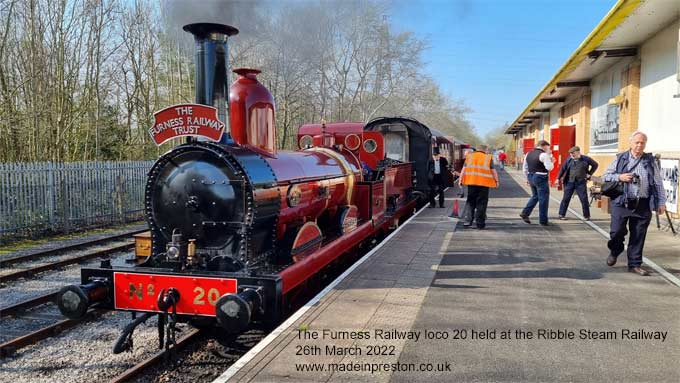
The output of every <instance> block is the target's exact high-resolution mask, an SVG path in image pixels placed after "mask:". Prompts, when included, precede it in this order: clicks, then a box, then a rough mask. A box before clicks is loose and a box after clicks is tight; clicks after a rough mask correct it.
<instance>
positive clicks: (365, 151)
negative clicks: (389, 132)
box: [359, 132, 385, 169]
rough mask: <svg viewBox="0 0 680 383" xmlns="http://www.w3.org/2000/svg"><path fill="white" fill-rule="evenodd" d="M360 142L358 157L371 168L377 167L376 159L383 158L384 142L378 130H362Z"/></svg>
mask: <svg viewBox="0 0 680 383" xmlns="http://www.w3.org/2000/svg"><path fill="white" fill-rule="evenodd" d="M361 136H362V137H361V139H362V141H363V142H362V143H361V148H360V149H359V159H360V160H361V161H362V162H365V163H366V164H368V166H370V168H371V169H376V168H377V167H378V161H380V160H382V159H383V158H385V143H384V139H383V135H382V133H380V132H363V133H362V135H361Z"/></svg>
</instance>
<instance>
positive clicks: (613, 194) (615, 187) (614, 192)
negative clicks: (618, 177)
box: [600, 156, 642, 199]
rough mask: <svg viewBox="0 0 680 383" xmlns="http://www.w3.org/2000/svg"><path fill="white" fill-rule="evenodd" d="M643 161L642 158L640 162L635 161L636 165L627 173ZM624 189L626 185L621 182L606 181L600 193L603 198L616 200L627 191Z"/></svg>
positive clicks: (629, 170)
mask: <svg viewBox="0 0 680 383" xmlns="http://www.w3.org/2000/svg"><path fill="white" fill-rule="evenodd" d="M641 160H642V156H640V158H638V160H637V161H635V163H634V164H633V167H632V168H631V169H628V170H627V171H625V173H629V172H632V171H633V170H635V168H636V167H637V166H638V164H639V163H640V161H641ZM624 188H625V186H624V183H623V182H621V181H605V182H603V183H602V186H601V187H600V193H602V195H603V196H606V197H609V198H611V199H616V198H618V197H619V196H621V195H622V194H623V193H624V191H625V189H624Z"/></svg>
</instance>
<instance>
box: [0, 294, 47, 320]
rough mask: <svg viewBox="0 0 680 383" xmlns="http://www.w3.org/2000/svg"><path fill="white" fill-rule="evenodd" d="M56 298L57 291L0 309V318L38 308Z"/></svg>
mask: <svg viewBox="0 0 680 383" xmlns="http://www.w3.org/2000/svg"><path fill="white" fill-rule="evenodd" d="M56 296H57V291H53V292H51V293H47V294H43V295H40V296H37V297H35V298H30V299H26V300H23V301H21V302H19V303H15V304H13V305H9V306H5V307H0V318H4V317H8V316H11V315H17V314H18V313H21V312H23V311H25V310H28V309H32V308H34V307H38V306H40V305H43V304H45V303H50V302H52V300H53V299H54V297H56Z"/></svg>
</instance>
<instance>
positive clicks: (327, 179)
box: [57, 23, 432, 353]
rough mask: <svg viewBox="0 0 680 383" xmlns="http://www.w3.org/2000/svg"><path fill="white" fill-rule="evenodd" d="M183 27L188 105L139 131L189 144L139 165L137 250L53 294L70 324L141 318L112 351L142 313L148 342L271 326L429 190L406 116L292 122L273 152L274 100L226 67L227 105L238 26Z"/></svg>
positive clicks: (426, 150) (419, 139)
mask: <svg viewBox="0 0 680 383" xmlns="http://www.w3.org/2000/svg"><path fill="white" fill-rule="evenodd" d="M184 29H185V30H186V31H188V32H190V33H192V34H193V35H194V37H195V41H196V47H197V49H196V61H197V65H196V84H197V85H196V98H197V103H196V104H194V105H179V106H174V107H170V108H167V109H165V110H163V111H161V112H159V113H157V116H156V124H154V126H153V127H152V128H151V129H150V134H151V135H152V137H153V138H154V140H156V141H157V142H158V143H160V142H164V141H166V140H168V139H171V138H174V137H178V136H187V137H188V138H187V142H186V143H185V144H182V145H179V146H177V147H175V148H173V149H172V150H170V151H169V152H167V153H165V154H164V155H162V156H161V157H160V158H159V159H158V160H157V162H156V163H155V164H154V166H153V167H152V169H151V170H150V171H149V175H148V182H147V185H146V193H145V209H146V217H147V221H148V224H149V229H150V233H151V251H150V255H149V256H148V257H145V258H136V259H135V260H134V261H129V260H128V261H121V262H118V263H114V264H112V262H110V261H104V262H102V264H101V265H100V267H97V268H83V269H82V271H81V284H80V285H72V286H67V287H64V288H63V289H62V290H61V291H60V293H59V294H58V297H57V304H58V306H59V309H60V310H61V312H62V313H63V314H64V315H66V316H67V317H70V318H80V317H82V316H84V315H85V314H86V312H87V311H88V309H89V308H90V307H92V306H93V305H94V306H96V307H99V308H105V309H112V310H124V311H131V312H133V313H140V314H141V315H140V316H138V317H135V319H134V321H133V322H132V323H131V324H130V325H128V326H127V327H126V329H125V330H124V332H123V334H122V335H121V338H120V339H119V340H118V342H117V343H116V345H115V347H114V352H116V353H117V352H121V351H123V350H126V349H129V348H130V347H131V344H132V342H131V336H132V332H133V331H134V328H135V327H136V326H137V325H138V324H140V323H142V322H143V321H145V320H146V319H148V318H149V317H151V316H154V315H158V317H159V320H158V326H159V334H160V335H159V336H160V344H161V347H162V346H163V338H164V334H168V335H169V334H170V333H171V332H173V331H174V328H175V327H174V323H175V322H179V321H190V322H192V323H194V324H200V325H212V324H215V323H216V324H217V325H219V326H220V327H221V328H222V329H224V331H225V332H228V333H239V332H242V331H243V330H244V329H245V328H246V327H247V326H248V325H249V324H250V323H251V322H252V321H254V320H258V321H270V322H275V321H278V320H279V319H280V318H281V316H282V315H283V313H285V312H286V310H287V309H288V307H289V305H290V302H291V301H292V299H293V298H294V297H295V296H296V295H297V294H298V293H300V292H301V291H304V290H305V289H306V288H307V285H308V284H309V282H310V280H312V279H313V278H315V277H317V276H318V274H319V273H320V272H322V271H323V270H324V269H325V268H327V267H329V265H331V264H333V263H334V262H336V261H337V260H338V259H339V258H340V257H342V256H343V255H344V254H348V253H352V252H353V251H354V250H356V249H357V248H358V247H359V246H361V245H365V244H367V243H369V242H370V241H372V240H373V239H375V238H378V237H380V236H382V235H384V233H385V232H386V231H388V230H390V229H392V228H394V227H395V226H397V225H398V224H399V223H400V221H403V220H404V219H405V218H406V217H408V216H409V215H411V214H412V213H413V211H414V209H415V208H416V207H417V206H418V204H419V203H422V199H421V198H419V197H421V196H423V195H427V192H428V186H427V172H428V162H429V159H430V156H431V148H432V135H431V133H430V131H429V129H428V128H427V127H426V126H424V125H423V124H420V123H419V122H418V121H415V120H411V119H406V118H381V119H377V120H373V121H371V122H369V123H368V124H363V123H333V124H312V125H304V126H302V127H301V128H300V129H299V135H298V139H299V146H300V150H299V151H278V150H277V149H276V129H275V126H274V122H275V118H274V113H275V109H274V100H273V97H272V95H271V94H270V93H269V91H268V90H267V89H266V88H265V87H264V86H263V85H262V84H260V83H259V82H258V80H257V77H256V76H257V74H258V73H259V71H257V70H253V69H237V70H235V71H234V72H235V73H237V74H238V78H237V80H236V81H235V82H234V83H233V85H232V86H231V88H230V93H229V96H228V97H227V80H228V76H227V73H228V63H227V57H228V55H227V37H228V36H231V35H234V34H236V33H237V32H238V31H237V30H236V29H235V28H233V27H230V26H225V25H220V24H205V23H201V24H190V25H187V26H185V27H184ZM212 105H214V106H215V107H214V108H213V107H210V106H212ZM227 106H228V107H227ZM221 121H228V122H229V129H227V128H226V126H225V125H224V124H223V123H222V122H221ZM220 129H223V130H224V132H223V134H222V133H221V132H219V131H220ZM172 335H173V337H168V339H169V340H171V339H174V333H172ZM169 343H170V341H168V342H167V343H165V344H166V347H167V346H168V345H169Z"/></svg>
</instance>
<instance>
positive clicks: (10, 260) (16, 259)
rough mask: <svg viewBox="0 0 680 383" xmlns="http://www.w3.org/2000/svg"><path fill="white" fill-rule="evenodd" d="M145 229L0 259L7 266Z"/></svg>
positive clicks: (3, 265) (125, 236) (116, 238)
mask: <svg viewBox="0 0 680 383" xmlns="http://www.w3.org/2000/svg"><path fill="white" fill-rule="evenodd" d="M145 231H148V229H143V230H133V231H128V232H125V233H122V234H116V235H113V236H110V237H106V238H99V239H93V240H90V241H85V242H80V243H75V244H72V245H67V246H63V247H59V248H56V249H49V250H44V251H39V252H36V253H31V254H24V255H18V256H16V257H11V258H5V259H1V260H0V267H6V266H8V265H13V264H15V263H19V262H25V261H30V260H34V259H38V258H43V257H49V256H52V255H56V254H59V253H63V252H66V251H71V250H76V249H79V248H81V247H88V246H94V245H98V244H100V243H103V242H109V241H115V240H118V239H123V238H127V237H130V236H132V235H135V234H139V233H143V232H145Z"/></svg>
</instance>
